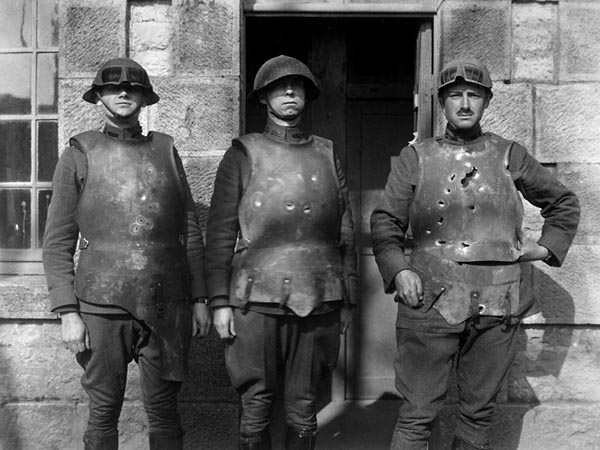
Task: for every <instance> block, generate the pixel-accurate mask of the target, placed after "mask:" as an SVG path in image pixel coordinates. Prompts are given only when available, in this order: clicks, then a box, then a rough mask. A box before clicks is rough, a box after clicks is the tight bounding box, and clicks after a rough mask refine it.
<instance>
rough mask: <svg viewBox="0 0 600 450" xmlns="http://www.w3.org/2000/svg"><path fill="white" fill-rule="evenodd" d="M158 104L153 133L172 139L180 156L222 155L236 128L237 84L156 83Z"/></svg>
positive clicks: (186, 80) (199, 81) (205, 81)
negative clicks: (159, 97)
mask: <svg viewBox="0 0 600 450" xmlns="http://www.w3.org/2000/svg"><path fill="white" fill-rule="evenodd" d="M155 84H156V86H157V90H158V92H159V93H160V95H161V101H160V102H159V103H158V104H157V105H156V114H154V113H153V114H152V117H151V125H152V129H155V130H161V131H163V132H165V133H169V134H171V135H172V136H173V137H174V138H175V145H176V146H177V149H178V150H179V152H180V154H181V156H183V157H185V156H189V155H199V154H201V153H203V152H210V151H215V150H217V151H223V149H227V148H228V147H229V144H230V141H231V138H232V137H233V135H234V134H237V130H238V126H239V84H238V82H237V81H233V80H231V81H230V80H227V79H218V80H213V79H208V78H202V79H189V78H176V79H162V78H161V79H155Z"/></svg>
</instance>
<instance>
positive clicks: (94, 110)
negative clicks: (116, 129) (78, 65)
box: [58, 78, 104, 153]
mask: <svg viewBox="0 0 600 450" xmlns="http://www.w3.org/2000/svg"><path fill="white" fill-rule="evenodd" d="M91 84H92V79H91V78H90V79H66V80H60V81H59V86H58V87H59V96H58V116H59V117H60V119H59V121H58V148H59V153H60V152H62V150H63V148H64V146H65V145H67V143H68V140H69V138H70V137H71V136H74V135H76V134H78V133H81V132H83V131H87V130H99V129H101V128H102V127H103V126H104V115H103V114H102V110H101V109H100V107H99V106H94V105H92V104H91V103H88V102H86V101H85V100H83V99H82V98H81V96H82V95H83V93H84V92H86V91H87V90H88V89H89V87H90V86H91Z"/></svg>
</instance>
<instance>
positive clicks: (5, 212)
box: [0, 189, 31, 248]
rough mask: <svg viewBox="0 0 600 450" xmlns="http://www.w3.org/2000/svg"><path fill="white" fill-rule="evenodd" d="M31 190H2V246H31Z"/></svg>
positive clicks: (0, 210) (0, 217) (0, 218)
mask: <svg viewBox="0 0 600 450" xmlns="http://www.w3.org/2000/svg"><path fill="white" fill-rule="evenodd" d="M30 214H31V199H30V192H29V190H27V189H2V190H0V248H30V247H31V236H30V231H29V224H30V217H29V215H30Z"/></svg>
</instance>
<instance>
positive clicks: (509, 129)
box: [481, 81, 533, 151]
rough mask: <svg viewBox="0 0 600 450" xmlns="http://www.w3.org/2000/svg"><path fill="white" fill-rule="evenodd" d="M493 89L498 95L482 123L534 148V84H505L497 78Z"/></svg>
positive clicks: (503, 135)
mask: <svg viewBox="0 0 600 450" xmlns="http://www.w3.org/2000/svg"><path fill="white" fill-rule="evenodd" d="M493 92H494V97H492V100H491V102H490V106H489V107H488V109H487V110H486V112H485V114H484V116H483V120H482V121H481V127H482V128H483V130H484V131H491V132H492V133H496V134H498V135H500V136H502V137H503V138H505V139H510V140H514V141H517V142H519V143H520V144H522V145H524V146H525V147H526V148H527V149H528V150H530V151H531V148H532V146H533V99H532V88H531V85H530V84H527V83H517V84H504V83H502V82H501V81H497V82H495V83H494V86H493ZM515 105H518V107H515Z"/></svg>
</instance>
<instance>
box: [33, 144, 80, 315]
mask: <svg viewBox="0 0 600 450" xmlns="http://www.w3.org/2000/svg"><path fill="white" fill-rule="evenodd" d="M86 167H87V164H86V160H85V155H84V154H83V153H82V152H81V151H80V150H78V149H76V148H74V147H67V148H66V149H65V150H64V151H63V153H62V155H61V157H60V159H59V160H58V163H57V165H56V169H55V170H54V176H53V178H52V199H51V201H50V207H49V208H48V217H47V220H46V230H45V232H44V242H43V245H42V260H43V263H44V272H45V274H46V281H47V282H48V290H49V292H50V311H52V312H55V311H57V310H60V311H61V312H69V311H77V310H78V309H79V302H78V300H77V298H76V297H75V291H74V287H73V280H74V279H75V271H74V264H73V255H74V254H75V247H76V245H77V238H78V236H79V228H78V226H77V223H76V222H75V207H76V205H77V199H78V197H79V192H80V190H81V187H82V186H83V182H84V180H85V176H86Z"/></svg>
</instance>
